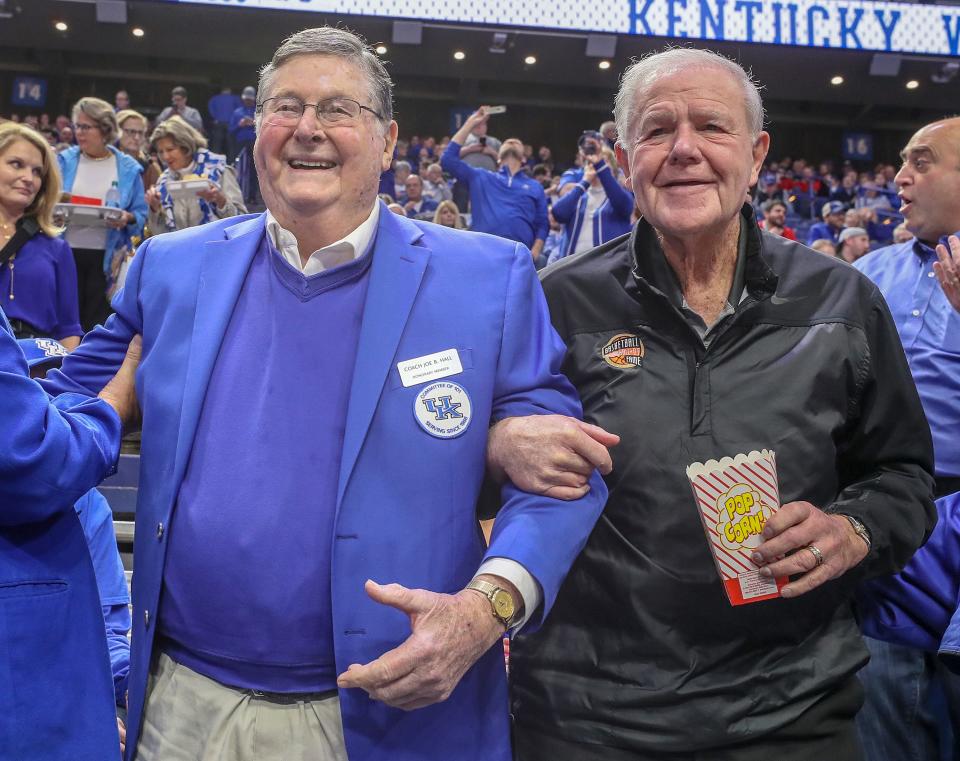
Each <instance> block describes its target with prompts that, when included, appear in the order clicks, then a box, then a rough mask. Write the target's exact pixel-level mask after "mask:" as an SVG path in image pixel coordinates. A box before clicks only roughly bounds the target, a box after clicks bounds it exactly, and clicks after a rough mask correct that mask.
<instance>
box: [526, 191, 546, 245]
mask: <svg viewBox="0 0 960 761" xmlns="http://www.w3.org/2000/svg"><path fill="white" fill-rule="evenodd" d="M537 190H539V191H540V192H539V193H537V196H536V211H535V217H534V220H533V245H532V246H531V247H530V253H531V254H532V256H533V258H534V259H536V258H537V257H538V256H540V253H541V252H542V251H543V243H544V241H545V240H546V239H547V236H548V235H549V234H550V220H549V218H548V217H547V194H546V193H544V192H543V188H541V187H540V186H539V185H538V186H537Z"/></svg>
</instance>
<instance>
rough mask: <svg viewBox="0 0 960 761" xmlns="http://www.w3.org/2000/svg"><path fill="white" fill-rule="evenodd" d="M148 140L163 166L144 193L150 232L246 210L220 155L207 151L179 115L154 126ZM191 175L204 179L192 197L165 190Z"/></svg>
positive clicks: (196, 134)
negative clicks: (205, 182)
mask: <svg viewBox="0 0 960 761" xmlns="http://www.w3.org/2000/svg"><path fill="white" fill-rule="evenodd" d="M150 143H151V144H152V145H153V146H154V148H155V149H156V151H157V154H158V155H159V156H160V160H161V161H162V162H163V163H164V164H165V165H166V169H164V171H163V173H162V174H161V175H160V178H159V179H158V180H157V184H156V185H154V186H153V187H152V188H150V189H149V190H148V191H147V205H148V206H149V207H150V216H149V220H148V224H149V226H150V232H151V233H153V234H157V233H163V232H170V231H173V230H184V229H186V228H188V227H195V226H197V225H203V224H206V223H207V222H213V221H214V220H217V219H226V218H227V217H235V216H236V215H238V214H246V213H247V208H246V207H245V206H244V205H243V193H242V192H241V190H240V185H239V183H238V182H237V177H236V175H235V174H234V171H233V167H231V166H229V165H228V164H227V158H226V156H223V155H221V154H219V153H212V152H210V151H208V150H207V140H206V138H205V137H204V136H203V135H201V134H200V133H199V132H197V131H196V130H195V129H194V128H193V127H191V126H190V125H189V124H187V123H186V122H185V121H184V120H183V119H181V118H180V117H179V116H174V117H172V118H170V119H167V120H166V121H165V122H162V123H161V124H159V125H158V126H157V128H156V129H155V130H154V131H153V134H152V135H151V136H150ZM196 179H205V180H207V182H208V188H207V189H206V190H200V191H197V192H196V195H182V194H175V193H173V192H171V185H170V183H173V182H180V181H182V180H196Z"/></svg>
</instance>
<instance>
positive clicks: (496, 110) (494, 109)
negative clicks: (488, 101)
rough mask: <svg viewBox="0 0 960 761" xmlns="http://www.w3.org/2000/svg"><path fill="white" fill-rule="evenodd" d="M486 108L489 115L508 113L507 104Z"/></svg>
mask: <svg viewBox="0 0 960 761" xmlns="http://www.w3.org/2000/svg"><path fill="white" fill-rule="evenodd" d="M484 110H485V111H486V114H487V116H493V115H494V114H503V113H506V111H507V107H506V106H487V107H486V109H484Z"/></svg>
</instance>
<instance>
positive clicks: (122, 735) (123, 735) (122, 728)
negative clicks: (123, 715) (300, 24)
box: [117, 716, 127, 758]
mask: <svg viewBox="0 0 960 761" xmlns="http://www.w3.org/2000/svg"><path fill="white" fill-rule="evenodd" d="M117 730H118V731H119V732H120V757H121V758H123V753H124V751H125V750H126V749H127V728H126V727H125V726H124V725H123V722H122V721H121V720H120V717H119V716H118V717H117Z"/></svg>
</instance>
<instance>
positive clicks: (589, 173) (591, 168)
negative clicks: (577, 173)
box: [583, 156, 600, 185]
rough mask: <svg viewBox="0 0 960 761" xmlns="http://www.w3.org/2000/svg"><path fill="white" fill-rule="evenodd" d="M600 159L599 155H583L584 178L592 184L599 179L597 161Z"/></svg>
mask: <svg viewBox="0 0 960 761" xmlns="http://www.w3.org/2000/svg"><path fill="white" fill-rule="evenodd" d="M599 160H600V157H599V156H584V157H583V179H584V180H586V181H587V182H589V183H590V184H591V185H592V184H593V181H594V180H595V179H597V161H599Z"/></svg>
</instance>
